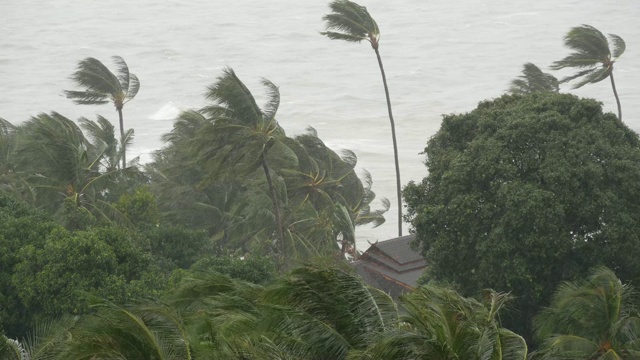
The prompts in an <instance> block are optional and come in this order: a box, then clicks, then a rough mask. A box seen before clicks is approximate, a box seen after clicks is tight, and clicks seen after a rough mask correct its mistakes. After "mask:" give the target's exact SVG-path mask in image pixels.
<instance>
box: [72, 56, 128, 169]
mask: <svg viewBox="0 0 640 360" xmlns="http://www.w3.org/2000/svg"><path fill="white" fill-rule="evenodd" d="M113 61H114V62H115V64H116V67H117V75H116V74H114V73H113V72H111V70H109V69H108V68H107V67H106V66H105V65H104V64H103V63H102V62H100V61H99V60H97V59H94V58H91V57H89V58H86V59H84V60H81V61H80V62H79V63H78V67H77V68H76V71H75V72H74V73H73V75H72V76H71V78H72V79H73V81H74V82H75V83H76V85H78V86H80V87H81V88H83V90H79V91H72V90H65V92H64V93H65V95H66V96H67V98H69V99H72V100H73V101H74V102H75V103H76V104H81V105H97V104H106V103H108V102H112V103H113V105H114V106H115V108H116V111H117V112H118V118H119V121H120V144H121V146H122V148H123V153H122V168H123V169H124V168H126V167H127V157H126V151H125V150H124V149H125V147H126V144H127V139H126V137H125V130H124V120H123V116H122V108H123V107H124V104H126V103H128V102H129V101H131V100H132V99H133V98H134V97H135V96H136V94H137V93H138V90H139V89H140V81H138V77H137V76H135V75H134V74H131V73H130V72H129V67H128V66H127V63H126V62H125V61H124V60H123V59H122V58H121V57H119V56H114V57H113Z"/></svg>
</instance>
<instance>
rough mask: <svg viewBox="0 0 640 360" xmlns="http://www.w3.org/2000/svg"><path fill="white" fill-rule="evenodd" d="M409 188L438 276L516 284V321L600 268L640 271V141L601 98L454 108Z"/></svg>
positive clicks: (486, 284)
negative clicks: (424, 170)
mask: <svg viewBox="0 0 640 360" xmlns="http://www.w3.org/2000/svg"><path fill="white" fill-rule="evenodd" d="M425 153H426V155H427V159H426V165H427V167H428V169H429V175H428V177H426V178H425V179H423V181H422V183H420V184H415V183H411V184H410V185H408V186H407V187H406V188H405V199H406V201H407V203H408V209H409V212H408V216H407V220H409V221H411V223H412V225H413V228H414V230H415V232H416V236H417V243H418V244H419V245H420V248H421V249H422V252H423V254H424V255H425V257H426V258H427V259H429V264H430V268H429V271H428V273H427V274H428V277H430V278H435V279H440V280H445V281H449V282H451V283H453V284H455V285H456V286H457V287H458V289H459V290H460V291H461V292H462V293H463V295H471V294H474V293H475V292H477V291H479V290H481V289H485V288H493V289H496V290H498V291H505V292H506V291H512V292H513V295H514V296H515V297H516V300H515V301H514V306H515V307H516V309H517V310H516V311H513V312H511V313H509V314H506V316H505V320H506V321H507V322H506V323H505V324H506V325H507V327H509V328H512V329H513V330H516V331H517V332H518V333H522V334H525V335H527V334H528V333H527V327H528V326H530V324H529V322H530V319H531V318H532V317H533V315H534V314H535V313H537V311H538V310H539V308H540V306H541V305H542V304H544V303H545V302H546V301H548V299H549V298H550V297H551V292H552V291H553V289H554V288H555V287H556V286H557V285H558V284H559V283H560V282H561V281H564V280H572V279H574V278H575V277H576V276H579V275H583V274H585V273H586V272H587V271H588V269H589V268H590V267H592V266H593V265H596V264H603V265H607V266H610V267H612V268H613V269H615V271H616V272H617V273H618V274H619V276H621V278H622V279H623V280H626V281H629V280H633V281H637V280H639V279H640V266H638V262H637V260H636V259H637V257H638V256H640V253H638V249H640V237H639V236H638V233H639V231H640V202H639V201H638V199H640V185H639V184H640V165H639V164H640V140H639V139H638V135H637V134H636V133H634V132H633V131H631V130H630V129H629V128H627V127H626V126H625V125H624V124H622V123H621V122H620V121H619V120H618V119H617V118H616V117H615V116H614V115H613V114H611V113H606V114H605V113H603V112H602V105H601V104H599V103H598V102H597V101H595V100H590V99H579V98H577V97H575V96H572V95H567V94H556V93H549V92H547V93H535V94H531V95H528V96H514V95H511V96H509V95H505V96H503V97H501V98H499V99H496V100H494V101H487V102H482V103H480V105H479V106H478V108H477V109H476V110H474V111H472V112H470V113H468V114H460V115H448V116H445V117H444V119H443V123H442V126H441V128H440V130H439V131H438V133H437V134H436V135H435V136H434V137H433V138H431V140H429V142H428V145H427V147H426V148H425Z"/></svg>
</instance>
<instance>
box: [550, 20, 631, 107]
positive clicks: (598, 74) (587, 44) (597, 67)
mask: <svg viewBox="0 0 640 360" xmlns="http://www.w3.org/2000/svg"><path fill="white" fill-rule="evenodd" d="M609 38H610V39H611V43H609V40H607V37H606V36H605V35H604V34H602V33H601V32H600V30H598V29H596V28H594V27H593V26H590V25H582V26H577V27H574V28H572V29H571V30H570V31H569V33H568V34H567V35H566V36H565V37H564V43H565V45H566V46H567V47H568V48H570V49H571V50H573V52H572V53H571V54H569V55H568V56H567V57H565V58H564V59H562V60H558V61H556V62H554V63H553V65H552V66H551V69H552V70H560V69H564V68H566V67H573V68H578V69H581V70H580V71H578V72H577V73H575V74H573V75H571V76H567V77H565V78H564V79H562V80H561V83H565V82H568V81H572V80H575V79H577V78H582V79H581V80H580V81H578V82H577V83H576V84H575V85H573V88H574V89H577V88H580V87H582V86H584V85H586V84H590V83H597V82H600V81H602V80H604V79H606V78H610V79H611V87H612V88H613V94H614V96H615V98H616V102H617V105H618V118H620V119H622V111H621V108H620V99H619V98H618V93H617V91H616V86H615V81H614V79H613V64H614V63H615V62H616V60H617V59H618V58H619V57H620V56H621V55H622V54H623V53H624V50H625V49H626V45H625V42H624V40H622V38H621V37H620V36H618V35H614V34H609ZM611 46H612V47H613V49H611Z"/></svg>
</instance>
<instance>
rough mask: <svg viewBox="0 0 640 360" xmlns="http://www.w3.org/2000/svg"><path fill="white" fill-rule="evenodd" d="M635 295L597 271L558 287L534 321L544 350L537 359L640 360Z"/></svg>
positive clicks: (639, 318)
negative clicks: (549, 302) (548, 305)
mask: <svg viewBox="0 0 640 360" xmlns="http://www.w3.org/2000/svg"><path fill="white" fill-rule="evenodd" d="M634 301H635V299H634V291H633V289H632V288H631V287H629V286H628V285H623V284H622V282H621V281H620V280H619V279H618V278H617V277H616V275H615V274H614V273H613V271H611V270H609V269H607V268H604V267H599V268H596V269H595V270H594V271H593V272H592V274H591V275H590V276H589V277H588V278H587V279H586V280H583V281H577V282H567V283H564V284H563V285H561V286H560V287H559V288H558V290H557V292H556V293H555V295H554V297H553V299H552V300H551V306H550V307H549V308H547V309H545V310H543V311H542V312H541V313H540V315H538V316H537V317H536V318H535V319H534V327H535V334H536V337H537V338H538V340H540V341H541V342H542V346H541V348H540V350H539V352H537V354H536V357H534V358H535V359H576V360H577V359H590V360H605V359H639V358H640V316H639V315H638V308H637V306H636V305H635V303H634Z"/></svg>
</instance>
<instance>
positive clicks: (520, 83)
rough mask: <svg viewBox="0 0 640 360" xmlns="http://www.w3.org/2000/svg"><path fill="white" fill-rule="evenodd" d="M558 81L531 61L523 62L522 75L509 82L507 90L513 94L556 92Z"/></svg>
mask: <svg viewBox="0 0 640 360" xmlns="http://www.w3.org/2000/svg"><path fill="white" fill-rule="evenodd" d="M559 90H560V88H559V82H558V79H556V77H555V76H553V75H551V74H546V73H544V72H542V70H540V68H539V67H537V66H536V65H534V64H532V63H526V64H524V69H523V70H522V75H521V76H519V77H518V78H517V79H515V80H513V81H512V82H511V87H510V88H509V92H511V93H513V94H530V93H534V92H543V91H552V92H558V91H559Z"/></svg>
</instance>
